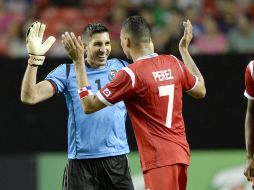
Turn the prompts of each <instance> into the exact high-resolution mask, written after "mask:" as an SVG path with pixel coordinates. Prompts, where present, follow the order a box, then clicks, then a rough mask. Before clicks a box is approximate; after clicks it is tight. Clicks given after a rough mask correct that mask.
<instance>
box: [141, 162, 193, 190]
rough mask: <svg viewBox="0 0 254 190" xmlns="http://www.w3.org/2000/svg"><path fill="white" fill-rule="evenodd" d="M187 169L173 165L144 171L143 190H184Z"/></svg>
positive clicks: (186, 167) (183, 166)
mask: <svg viewBox="0 0 254 190" xmlns="http://www.w3.org/2000/svg"><path fill="white" fill-rule="evenodd" d="M187 169H188V166H187V165H185V164H175V165H169V166H163V167H160V168H154V169H151V170H148V171H145V172H144V173H143V175H144V180H145V189H146V190H186V186H187Z"/></svg>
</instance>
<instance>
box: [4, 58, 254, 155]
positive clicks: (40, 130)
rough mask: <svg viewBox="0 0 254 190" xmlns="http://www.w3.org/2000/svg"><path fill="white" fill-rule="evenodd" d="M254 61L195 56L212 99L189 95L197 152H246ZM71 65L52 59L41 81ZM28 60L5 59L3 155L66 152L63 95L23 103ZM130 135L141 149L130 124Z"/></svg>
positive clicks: (188, 123)
mask: <svg viewBox="0 0 254 190" xmlns="http://www.w3.org/2000/svg"><path fill="white" fill-rule="evenodd" d="M251 58H252V57H251V55H222V56H196V57H194V60H195V62H196V63H197V65H198V67H199V68H200V70H201V72H202V73H203V76H204V78H205V81H206V88H207V96H206V98H205V99H203V100H195V99H192V98H191V97H189V96H188V95H184V108H183V113H184V116H185V122H186V131H187V136H188V140H189V143H190V145H191V148H192V149H224V148H229V149H231V148H232V149H235V148H244V116H245V109H246V98H245V97H244V96H243V92H244V72H245V67H246V65H247V64H248V62H249V61H250V60H251ZM63 62H70V60H68V59H49V58H47V59H46V61H45V63H44V66H43V67H41V68H40V70H39V75H38V80H42V79H43V78H44V77H45V76H46V74H47V73H48V72H49V71H51V70H52V69H54V68H55V67H56V66H57V65H59V64H61V63H63ZM26 64H27V60H26V59H7V58H0V65H1V71H0V72H1V79H0V81H1V93H0V97H1V112H0V119H1V124H0V152H2V153H4V152H5V153H8V152H40V151H65V150H66V143H67V138H66V135H67V134H66V119H67V113H66V108H65V100H64V97H63V95H57V96H55V97H54V98H52V99H50V100H47V101H45V102H42V103H40V104H38V105H34V106H28V105H24V104H22V103H21V101H20V88H21V81H22V77H23V74H24V72H25V69H26ZM127 133H128V137H129V143H130V146H131V148H132V149H136V143H135V140H134V136H133V132H132V129H131V127H130V122H129V121H127Z"/></svg>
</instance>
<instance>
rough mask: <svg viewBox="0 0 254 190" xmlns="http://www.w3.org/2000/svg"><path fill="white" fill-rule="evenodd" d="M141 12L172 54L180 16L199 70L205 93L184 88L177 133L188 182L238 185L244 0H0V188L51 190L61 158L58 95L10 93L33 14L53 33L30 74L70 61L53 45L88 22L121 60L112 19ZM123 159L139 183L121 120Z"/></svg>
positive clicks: (246, 48)
mask: <svg viewBox="0 0 254 190" xmlns="http://www.w3.org/2000/svg"><path fill="white" fill-rule="evenodd" d="M135 14H139V15H142V16H144V17H145V18H146V19H147V20H148V22H149V23H150V24H151V26H152V34H153V39H154V42H155V47H156V52H158V53H172V54H175V55H177V56H178V57H179V52H178V42H179V39H180V38H181V36H182V31H183V30H182V29H183V28H182V21H183V20H184V19H190V20H191V22H192V24H193V31H194V38H193V42H192V44H191V47H190V51H191V53H192V54H193V55H194V60H195V61H196V63H197V65H198V67H199V68H200V70H201V72H202V73H203V75H204V77H205V80H206V86H207V97H206V98H205V99H204V100H201V101H196V100H193V99H191V98H190V97H187V96H184V109H183V113H184V116H185V123H186V132H187V137H188V140H189V143H190V147H191V152H192V156H191V166H190V169H189V181H188V190H248V189H250V185H249V184H248V183H247V181H246V180H245V179H244V177H243V175H242V173H243V164H244V161H245V152H244V151H245V145H244V117H245V108H246V99H245V98H244V97H243V92H244V72H245V67H246V65H247V64H248V63H249V61H251V60H252V59H254V56H253V53H254V25H253V21H254V2H253V1H252V0H52V1H49V0H0V66H1V75H0V76H1V79H0V81H1V89H2V90H1V93H0V96H1V100H2V102H1V114H0V115H1V125H0V126H1V127H0V189H1V190H14V189H15V190H16V189H20V190H57V189H61V183H62V175H63V169H64V166H65V163H66V158H67V155H66V141H67V138H66V135H67V134H66V119H67V113H66V108H65V103H64V98H63V96H61V95H60V96H56V97H54V98H53V99H51V100H48V101H46V102H43V103H40V104H38V105H35V106H33V107H31V106H27V105H23V104H21V102H20V86H21V81H22V76H23V74H24V71H25V68H26V65H27V52H26V46H25V43H24V42H25V38H24V37H25V32H26V28H27V27H28V26H29V25H30V24H31V23H32V22H33V21H35V20H40V21H42V22H44V23H46V24H47V30H46V36H48V35H54V36H56V38H57V42H56V43H55V44H54V46H53V48H51V50H50V52H48V54H47V59H46V61H45V63H44V66H43V67H41V68H40V70H39V76H38V80H41V79H43V78H44V77H45V76H46V74H47V73H48V72H49V71H51V70H52V69H54V68H55V67H56V66H58V65H59V64H62V63H65V62H70V60H69V59H68V58H67V57H66V53H65V50H64V49H63V47H62V46H61V42H60V35H61V33H62V32H64V31H74V32H75V33H76V34H81V33H82V29H83V27H84V26H85V25H86V24H87V23H90V22H101V23H103V24H105V25H106V26H108V28H109V29H110V34H111V40H112V54H111V57H115V56H117V57H120V58H123V59H125V57H124V55H123V53H122V51H121V48H120V43H119V32H120V28H121V23H122V21H123V20H124V19H125V18H126V17H127V16H130V15H135ZM126 130H127V134H128V140H129V144H130V147H131V153H130V154H129V160H130V165H131V170H132V174H133V179H134V182H135V187H136V189H137V190H140V189H143V181H142V176H141V171H140V166H139V157H138V153H137V147H136V142H135V139H134V136H133V131H132V129H131V124H130V122H129V120H128V121H127V127H126Z"/></svg>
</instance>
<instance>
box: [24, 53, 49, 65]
mask: <svg viewBox="0 0 254 190" xmlns="http://www.w3.org/2000/svg"><path fill="white" fill-rule="evenodd" d="M44 59H45V56H44V55H32V54H29V59H28V64H29V65H31V66H40V65H43V62H44Z"/></svg>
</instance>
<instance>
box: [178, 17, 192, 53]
mask: <svg viewBox="0 0 254 190" xmlns="http://www.w3.org/2000/svg"><path fill="white" fill-rule="evenodd" d="M183 26H184V34H183V37H182V39H181V40H180V43H179V49H180V50H183V49H188V47H189V45H190V42H191V40H192V25H191V22H190V21H189V20H187V21H184V22H183Z"/></svg>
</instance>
